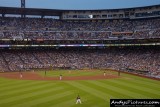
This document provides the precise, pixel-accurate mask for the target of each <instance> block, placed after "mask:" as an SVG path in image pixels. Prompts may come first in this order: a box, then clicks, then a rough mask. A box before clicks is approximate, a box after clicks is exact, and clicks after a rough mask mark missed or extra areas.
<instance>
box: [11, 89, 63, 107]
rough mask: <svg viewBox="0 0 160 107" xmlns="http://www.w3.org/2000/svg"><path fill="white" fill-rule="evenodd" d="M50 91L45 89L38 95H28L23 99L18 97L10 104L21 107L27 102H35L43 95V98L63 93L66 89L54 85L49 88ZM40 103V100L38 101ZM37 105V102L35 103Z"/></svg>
mask: <svg viewBox="0 0 160 107" xmlns="http://www.w3.org/2000/svg"><path fill="white" fill-rule="evenodd" d="M49 90H50V91H47V92H46V93H41V94H38V95H35V96H30V97H26V98H23V99H20V100H17V101H14V102H12V105H13V106H14V107H17V106H19V107H21V106H23V105H28V106H29V104H34V103H36V102H39V100H40V99H41V98H42V97H43V98H46V99H47V98H48V96H53V95H55V93H56V94H57V93H63V92H65V91H66V90H65V89H64V88H62V87H56V88H52V89H49ZM19 102H22V103H19ZM39 103H41V102H39ZM36 105H37V104H36Z"/></svg>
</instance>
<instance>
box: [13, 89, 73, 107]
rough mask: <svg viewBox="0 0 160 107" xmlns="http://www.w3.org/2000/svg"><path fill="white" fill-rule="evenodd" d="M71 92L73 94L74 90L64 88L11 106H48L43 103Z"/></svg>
mask: <svg viewBox="0 0 160 107" xmlns="http://www.w3.org/2000/svg"><path fill="white" fill-rule="evenodd" d="M71 94H72V92H70V91H66V90H63V91H59V92H56V93H54V95H53V94H51V93H50V94H49V95H48V96H45V97H43V96H41V97H39V98H37V99H34V100H32V101H26V102H23V103H21V104H17V105H14V106H11V107H47V106H45V105H43V103H46V102H48V101H54V100H55V99H61V98H63V97H65V96H68V95H71Z"/></svg>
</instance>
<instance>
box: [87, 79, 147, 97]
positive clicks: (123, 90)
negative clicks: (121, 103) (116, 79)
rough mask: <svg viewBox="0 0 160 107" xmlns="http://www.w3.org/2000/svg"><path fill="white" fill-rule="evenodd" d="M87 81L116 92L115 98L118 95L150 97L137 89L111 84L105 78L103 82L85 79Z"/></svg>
mask: <svg viewBox="0 0 160 107" xmlns="http://www.w3.org/2000/svg"><path fill="white" fill-rule="evenodd" d="M87 82H90V83H92V84H95V85H97V86H98V87H103V88H106V89H108V88H109V89H110V90H111V91H109V93H111V92H113V93H116V94H117V96H116V98H119V95H121V96H122V97H120V98H149V97H150V96H147V95H144V94H141V93H140V92H139V91H138V90H134V89H132V88H130V87H123V86H121V85H117V84H113V83H111V82H109V81H107V80H106V81H105V82H100V81H87ZM128 96H129V97H128Z"/></svg>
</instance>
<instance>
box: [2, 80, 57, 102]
mask: <svg viewBox="0 0 160 107" xmlns="http://www.w3.org/2000/svg"><path fill="white" fill-rule="evenodd" d="M56 86H59V85H57V84H51V83H48V84H47V83H46V84H39V85H36V86H31V87H27V88H21V89H18V90H14V91H9V92H8V93H4V94H3V96H2V95H1V96H0V100H4V99H8V98H12V97H15V96H18V95H23V94H26V93H31V92H33V91H38V90H43V89H46V88H52V87H56Z"/></svg>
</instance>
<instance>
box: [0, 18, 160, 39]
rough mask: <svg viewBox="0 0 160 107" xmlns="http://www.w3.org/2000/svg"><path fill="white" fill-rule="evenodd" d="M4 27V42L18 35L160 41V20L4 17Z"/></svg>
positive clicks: (0, 29) (1, 31)
mask: <svg viewBox="0 0 160 107" xmlns="http://www.w3.org/2000/svg"><path fill="white" fill-rule="evenodd" d="M0 25H1V27H0V39H2V38H3V39H5V38H9V39H13V38H15V37H16V36H18V37H21V38H22V39H28V38H29V39H53V40H56V39H63V40H67V39H110V38H112V37H114V38H116V37H117V38H118V37H122V38H123V37H124V38H126V37H127V38H160V19H143V20H108V21H103V22H101V21H100V22H91V21H88V22H78V21H77V22H76V21H63V20H56V19H46V18H44V19H41V18H25V19H21V18H0ZM115 33H116V35H115ZM117 33H118V34H117ZM95 35H96V36H95Z"/></svg>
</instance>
